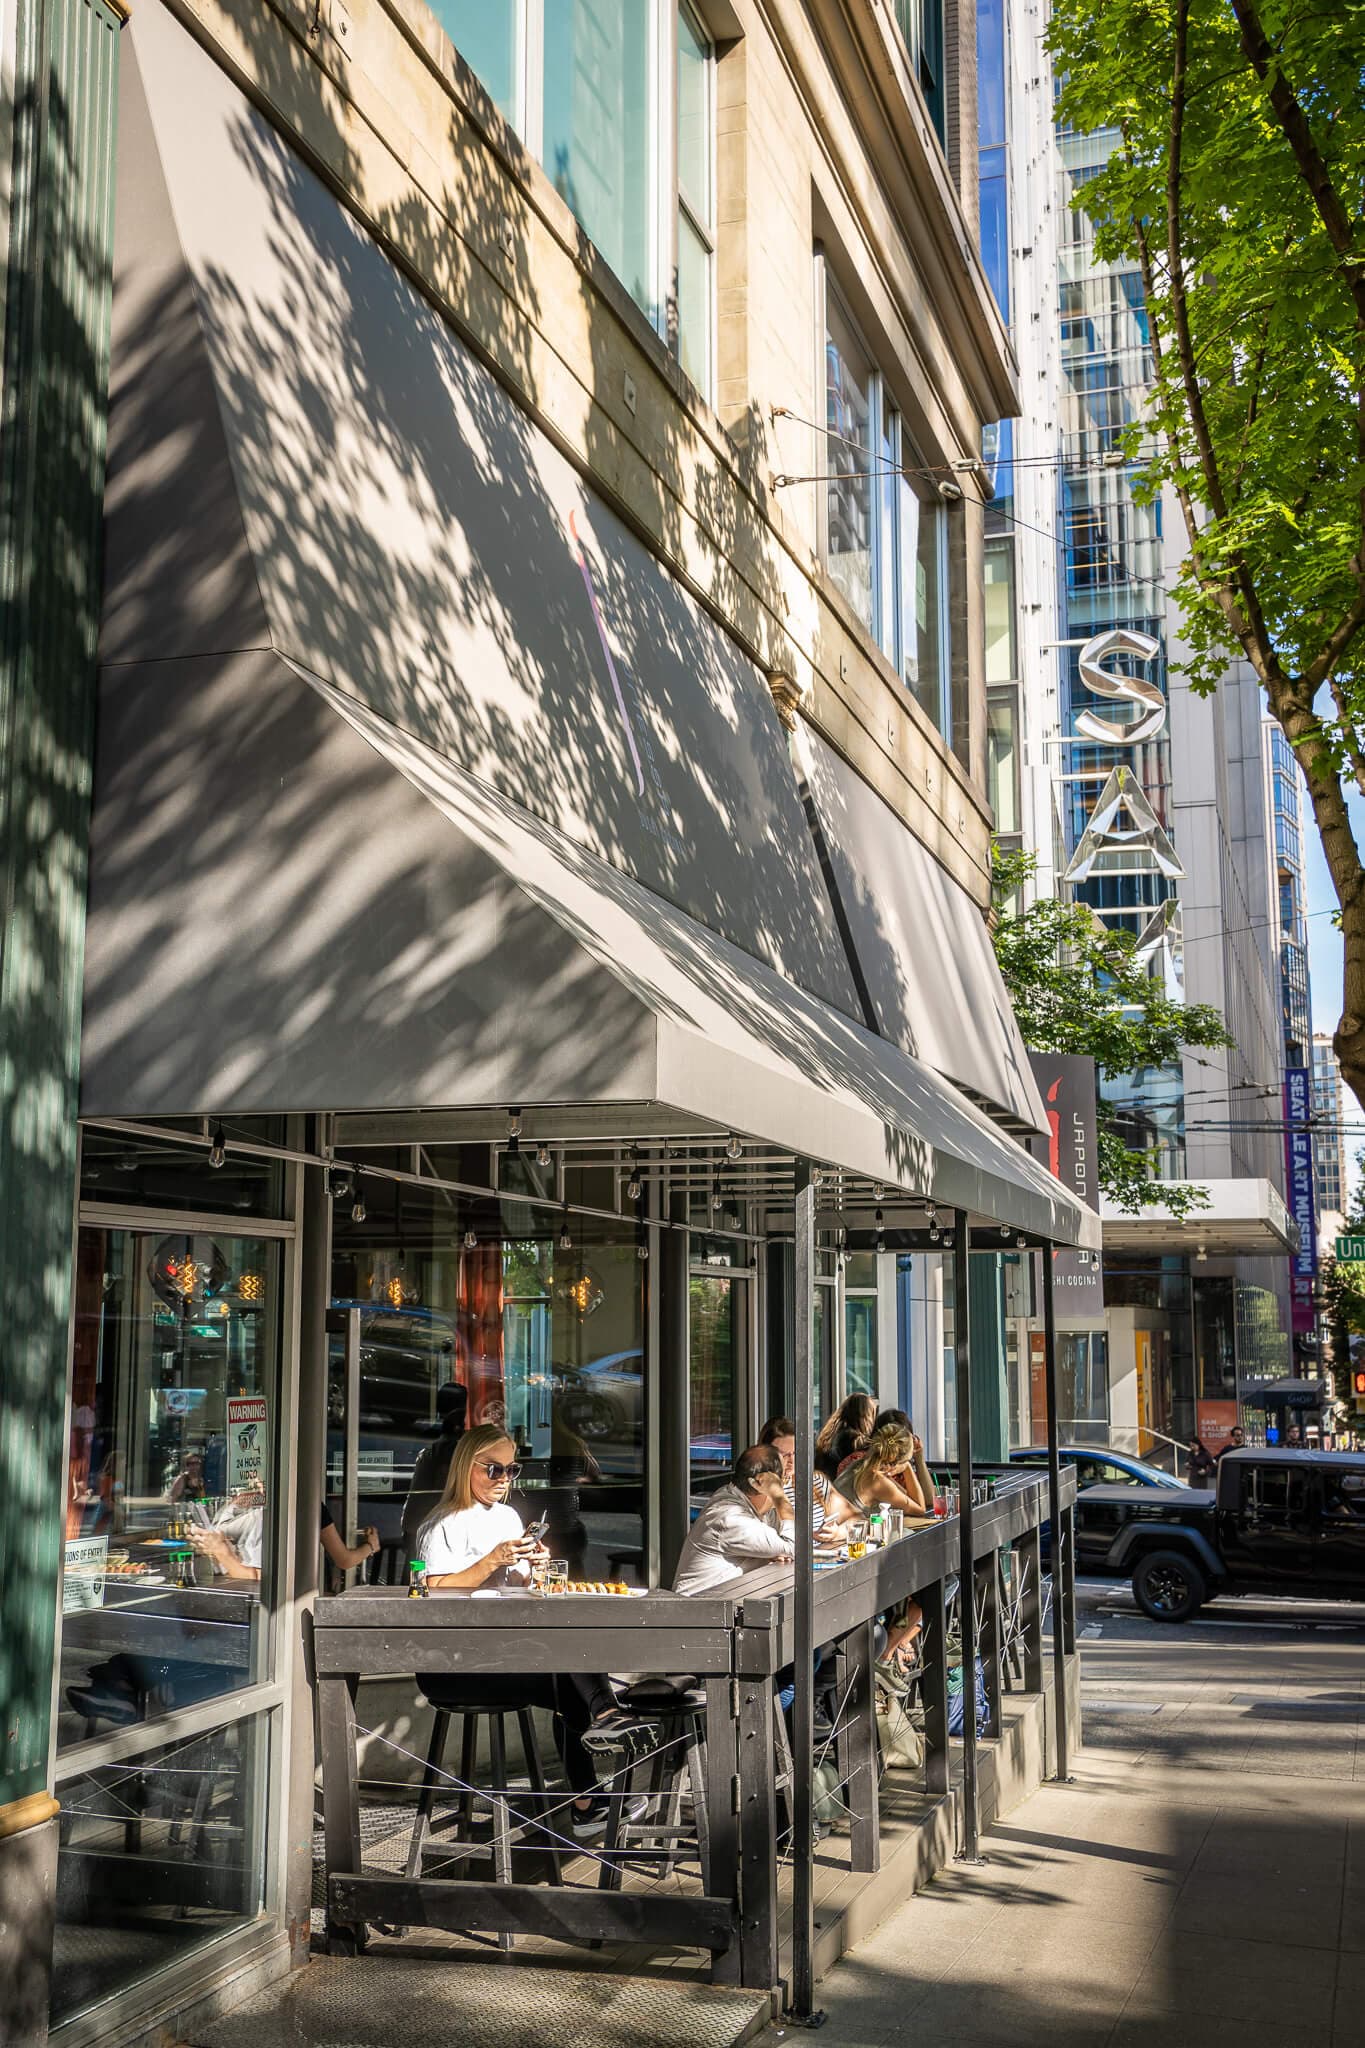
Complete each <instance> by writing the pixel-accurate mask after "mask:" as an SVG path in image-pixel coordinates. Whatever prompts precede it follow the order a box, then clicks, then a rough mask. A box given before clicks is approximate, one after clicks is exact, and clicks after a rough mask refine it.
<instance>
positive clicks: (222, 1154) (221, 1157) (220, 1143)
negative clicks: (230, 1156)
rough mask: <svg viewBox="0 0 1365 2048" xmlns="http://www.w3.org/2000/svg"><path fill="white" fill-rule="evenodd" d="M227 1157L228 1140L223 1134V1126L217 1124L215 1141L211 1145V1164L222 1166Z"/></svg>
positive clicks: (214, 1130)
mask: <svg viewBox="0 0 1365 2048" xmlns="http://www.w3.org/2000/svg"><path fill="white" fill-rule="evenodd" d="M226 1159H227V1141H226V1140H225V1138H224V1136H223V1126H222V1125H221V1124H215V1125H214V1127H213V1141H212V1143H211V1144H210V1146H209V1165H210V1166H213V1167H218V1166H222V1165H223V1163H224V1162H225V1160H226Z"/></svg>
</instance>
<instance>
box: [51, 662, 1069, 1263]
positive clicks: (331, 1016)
mask: <svg viewBox="0 0 1365 2048" xmlns="http://www.w3.org/2000/svg"><path fill="white" fill-rule="evenodd" d="M206 667H208V665H207V664H205V663H203V662H201V661H189V662H161V663H154V664H147V665H146V666H143V667H139V668H137V669H130V670H125V671H123V672H122V673H121V675H120V677H119V680H118V687H117V690H116V691H113V692H111V693H110V694H109V696H108V698H107V699H106V700H105V704H104V706H103V708H102V712H101V716H102V718H103V719H104V721H105V730H104V735H103V744H102V747H101V764H102V765H101V780H100V787H99V790H98V793H97V804H96V835H95V842H94V847H93V852H92V890H91V905H90V920H89V933H88V944H87V1003H86V1029H85V1041H84V1048H83V1083H82V1109H83V1111H84V1113H85V1114H86V1115H87V1116H90V1115H94V1116H130V1115H154V1114H167V1113H176V1112H179V1113H203V1114H213V1113H218V1114H227V1113H229V1112H235V1113H239V1114H248V1113H252V1114H260V1113H269V1112H279V1111H288V1110H309V1109H327V1110H337V1111H342V1112H345V1111H381V1110H385V1109H389V1110H395V1111H398V1110H409V1109H421V1108H433V1109H459V1108H461V1107H465V1106H469V1107H486V1106H489V1105H505V1104H507V1103H516V1104H518V1105H519V1106H520V1107H521V1108H522V1109H523V1110H524V1111H526V1112H527V1113H528V1114H530V1113H531V1112H533V1111H534V1109H535V1108H536V1107H537V1106H565V1105H581V1104H595V1105H599V1106H602V1107H606V1106H612V1105H614V1106H616V1107H617V1108H618V1109H619V1110H620V1111H621V1113H622V1126H623V1129H624V1130H627V1131H629V1130H631V1129H634V1128H643V1127H644V1126H642V1125H640V1124H639V1122H638V1120H636V1119H633V1118H632V1117H631V1116H630V1115H629V1112H631V1111H633V1110H634V1109H636V1108H638V1106H640V1105H654V1106H657V1107H658V1108H659V1109H661V1110H664V1111H667V1112H669V1113H670V1115H676V1117H678V1118H681V1119H683V1120H684V1124H685V1126H686V1127H689V1128H690V1127H694V1126H695V1127H697V1128H709V1129H713V1130H719V1131H728V1130H734V1131H736V1132H739V1133H741V1134H742V1135H744V1136H746V1137H749V1138H754V1139H758V1140H762V1141H764V1142H766V1143H768V1144H771V1145H775V1146H777V1147H780V1148H781V1149H782V1150H783V1151H786V1152H791V1153H797V1154H801V1155H804V1156H808V1157H812V1158H814V1159H816V1160H818V1161H821V1162H825V1163H828V1164H830V1165H835V1166H839V1167H842V1168H844V1169H845V1170H846V1171H848V1172H850V1173H853V1174H856V1175H859V1176H862V1177H865V1178H866V1179H868V1180H870V1181H880V1182H883V1183H885V1184H886V1186H887V1187H888V1188H901V1189H904V1190H907V1191H909V1192H912V1193H915V1194H921V1195H925V1196H928V1197H931V1198H932V1199H934V1200H935V1201H937V1202H939V1203H942V1204H943V1205H945V1206H952V1207H961V1208H966V1209H969V1210H971V1211H972V1212H974V1213H975V1214H977V1215H981V1216H987V1217H992V1218H995V1219H997V1220H999V1221H1000V1222H1002V1223H1008V1224H1010V1225H1012V1226H1013V1227H1015V1228H1017V1229H1021V1230H1027V1231H1030V1232H1036V1233H1037V1234H1039V1235H1042V1236H1046V1237H1050V1238H1054V1239H1057V1240H1059V1241H1066V1242H1070V1241H1073V1240H1074V1239H1075V1238H1076V1236H1077V1234H1078V1232H1079V1231H1081V1230H1082V1228H1083V1227H1084V1224H1085V1223H1086V1222H1087V1221H1088V1212H1085V1211H1083V1210H1082V1209H1081V1208H1080V1207H1079V1205H1078V1204H1077V1203H1075V1202H1074V1201H1073V1200H1072V1199H1071V1198H1070V1197H1069V1196H1068V1195H1067V1194H1066V1192H1065V1190H1064V1189H1063V1188H1062V1187H1061V1185H1060V1183H1059V1182H1058V1181H1056V1180H1055V1179H1054V1178H1053V1177H1052V1175H1051V1174H1050V1173H1048V1172H1047V1171H1046V1169H1045V1168H1043V1167H1042V1166H1040V1165H1039V1164H1038V1163H1037V1162H1036V1161H1035V1160H1033V1159H1032V1158H1031V1157H1030V1156H1029V1155H1028V1154H1027V1153H1026V1152H1025V1151H1024V1150H1023V1149H1022V1147H1021V1146H1019V1145H1018V1144H1016V1143H1015V1142H1014V1140H1013V1139H1011V1138H1009V1137H1007V1136H1006V1135H1005V1134H1004V1133H1002V1132H1001V1131H1000V1130H999V1129H998V1128H997V1127H996V1126H995V1125H994V1124H992V1123H991V1122H990V1120H989V1119H988V1118H987V1117H986V1116H985V1115H984V1114H983V1112H982V1111H980V1110H979V1109H977V1108H976V1107H975V1106H974V1105H973V1104H972V1103H970V1102H968V1101H967V1100H966V1098H965V1097H963V1096H961V1095H959V1094H958V1093H957V1091H956V1090H954V1089H953V1088H951V1087H950V1086H948V1085H947V1084H946V1083H945V1082H944V1081H943V1080H942V1079H941V1077H940V1076H938V1075H937V1074H935V1073H933V1072H932V1070H931V1069H929V1068H928V1067H926V1066H924V1065H923V1064H922V1063H921V1062H919V1061H918V1060H914V1059H911V1058H910V1057H909V1056H908V1055H907V1054H905V1053H903V1052H901V1051H900V1050H899V1048H898V1047H896V1046H893V1045H890V1044H888V1043H887V1042H886V1041H885V1040H884V1039H881V1038H878V1037H876V1036H875V1035H874V1034H873V1033H872V1032H870V1031H867V1030H865V1029H864V1028H863V1027H862V1026H861V1025H859V1024H855V1023H854V1022H853V1021H852V1019H851V1018H847V1017H845V1016H843V1014H842V1013H841V1012H839V1011H837V1010H835V1009H833V1008H832V1007H831V1006H830V1005H829V1004H826V1003H821V1002H820V1001H819V1000H818V998H816V997H814V996H811V995H809V994H808V993H806V992H805V991H804V990H802V989H798V988H796V987H795V986H794V985H793V984H792V983H791V982H789V981H786V980H784V979H783V978H782V976H780V975H778V974H776V973H775V972H774V971H773V970H772V969H771V968H769V967H765V966H764V965H763V963H762V962H761V961H757V960H755V959H754V958H753V957H752V956H751V955H750V954H747V953H745V952H744V951H743V950H742V949H741V948H740V947H738V946H735V945H733V944H731V942H730V941H729V940H727V939H724V938H722V937H720V935H719V934H717V933H715V932H712V931H710V930H708V928H707V927H706V926H704V925H701V924H698V923H697V922H696V921H695V920H694V919H692V918H689V917H687V916H686V915H685V914H684V913H683V912H681V911H679V910H678V909H677V908H676V906H675V905H672V904H669V903H665V902H664V901H663V899H662V898H660V897H657V896H654V895H653V894H651V892H650V891H649V890H647V889H643V888H641V886H640V884H639V883H638V882H636V881H634V880H633V879H632V878H631V877H630V876H628V875H624V874H622V873H621V871H620V870H619V869H618V868H614V867H612V866H610V865H609V864H608V863H607V862H605V861H603V860H600V859H599V858H598V857H597V856H596V855H595V854H593V853H590V852H588V851H587V850H586V849H584V848H581V847H577V846H575V845H574V844H573V843H572V841H570V840H568V839H566V838H565V837H564V836H563V835H562V834H561V833H558V832H556V831H555V830H554V829H553V827H551V826H549V825H547V824H546V823H545V821H544V819H541V818H536V817H534V816H533V815H532V814H531V813H530V812H528V811H525V810H522V809H521V807H520V806H518V805H516V804H513V803H511V802H510V801H509V800H508V799H507V798H506V797H505V796H504V795H503V794H502V793H501V792H500V791H496V790H493V789H490V788H489V787H488V786H487V785H486V784H481V783H480V782H478V780H477V779H476V778H475V777H473V776H471V775H470V774H469V773H468V771H467V770H465V769H462V768H459V767H457V766H455V764H454V763H452V762H450V761H447V760H446V759H445V758H444V757H443V756H441V755H439V754H437V753H436V752H435V751H434V750H433V749H432V748H430V747H428V746H426V745H424V744H423V742H421V741H420V740H417V739H414V738H413V737H412V735H410V734H406V733H401V732H399V731H398V730H397V729H396V728H395V727H392V726H389V725H387V724H386V723H385V722H384V721H383V720H381V719H378V718H376V717H375V715H374V714H373V713H372V712H368V711H365V710H363V709H361V708H360V707H359V706H357V705H356V704H355V703H354V701H353V700H352V699H351V698H349V697H347V696H346V695H345V693H344V692H342V691H338V690H333V689H332V688H330V686H328V685H327V684H325V683H323V682H321V681H320V680H318V679H316V678H308V677H307V676H306V675H305V673H304V672H303V671H302V670H300V669H298V668H297V667H294V666H292V665H289V664H286V663H283V662H281V661H280V660H279V658H278V657H277V656H273V655H269V654H264V655H248V656H240V657H237V658H236V660H235V661H232V662H227V663H223V662H218V663H214V664H213V665H212V667H211V669H210V671H209V673H207V674H206V673H205V670H206ZM215 814H216V818H217V821H218V822H217V825H216V826H215V825H214V824H213V822H212V818H213V816H214V815H215ZM669 1121H670V1119H669V1117H668V1116H666V1117H664V1119H663V1127H665V1128H667V1127H668V1126H669Z"/></svg>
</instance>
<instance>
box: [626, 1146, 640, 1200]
mask: <svg viewBox="0 0 1365 2048" xmlns="http://www.w3.org/2000/svg"><path fill="white" fill-rule="evenodd" d="M639 1157H640V1149H639V1147H638V1146H637V1145H632V1146H631V1148H630V1160H631V1166H630V1179H629V1180H628V1181H627V1182H626V1195H627V1197H628V1199H629V1200H630V1201H632V1202H638V1201H639V1199H640V1169H639V1166H638V1165H637V1164H636V1162H637V1161H638V1159H639Z"/></svg>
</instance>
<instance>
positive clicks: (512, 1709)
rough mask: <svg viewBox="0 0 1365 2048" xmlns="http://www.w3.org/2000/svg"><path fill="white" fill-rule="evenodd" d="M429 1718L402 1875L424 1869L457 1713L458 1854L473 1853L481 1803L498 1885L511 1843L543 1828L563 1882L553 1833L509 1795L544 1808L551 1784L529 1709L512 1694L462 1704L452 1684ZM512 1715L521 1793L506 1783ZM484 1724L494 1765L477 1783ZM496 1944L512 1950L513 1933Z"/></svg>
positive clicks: (506, 1871) (505, 1878) (507, 1872)
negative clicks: (489, 1825)
mask: <svg viewBox="0 0 1365 2048" xmlns="http://www.w3.org/2000/svg"><path fill="white" fill-rule="evenodd" d="M431 1707H432V1712H433V1716H434V1718H433V1720H432V1725H431V1742H430V1745H429V1747H428V1749H427V1760H426V1764H425V1766H424V1767H423V1771H422V1784H421V1789H420V1790H419V1792H418V1795H417V1811H416V1814H415V1815H414V1816H413V1823H412V1838H411V1840H410V1842H409V1844H408V1854H407V1861H406V1863H405V1865H404V1875H405V1876H407V1877H417V1876H420V1874H421V1868H422V1847H423V1844H424V1843H425V1841H426V1839H427V1836H428V1834H429V1833H430V1831H431V1810H432V1807H433V1805H434V1804H435V1800H436V1792H437V1788H438V1786H439V1784H440V1782H441V1777H442V1771H441V1766H442V1763H443V1761H444V1758H445V1751H446V1743H447V1740H448V1739H449V1735H450V1724H451V1721H452V1720H453V1719H455V1718H457V1717H458V1718H459V1720H460V1721H461V1723H462V1732H461V1740H460V1807H459V1815H458V1820H457V1830H458V1831H457V1836H456V1840H457V1842H458V1843H459V1850H458V1853H459V1854H461V1855H463V1856H468V1855H471V1854H472V1853H473V1851H474V1849H475V1847H476V1846H478V1845H477V1844H475V1843H474V1842H473V1840H472V1835H471V1831H472V1828H473V1824H474V1807H475V1803H476V1801H477V1802H481V1803H482V1804H483V1805H485V1806H486V1807H487V1808H488V1810H489V1813H490V1815H491V1818H492V1822H493V1837H492V1850H493V1876H494V1880H495V1882H496V1883H498V1884H510V1883H511V1882H512V1844H513V1843H514V1842H519V1841H521V1840H522V1839H523V1837H525V1836H527V1835H535V1834H539V1833H542V1832H543V1833H544V1836H545V1848H546V1851H547V1853H548V1855H549V1858H550V1868H551V1872H552V1876H551V1883H553V1884H562V1883H563V1881H564V1873H563V1868H562V1864H561V1855H562V1851H561V1849H560V1847H559V1844H558V1843H557V1842H556V1841H555V1839H554V1835H553V1833H552V1832H551V1828H550V1823H549V1822H548V1821H546V1822H544V1823H543V1826H542V1827H538V1826H537V1824H536V1821H535V1820H534V1818H532V1817H531V1815H530V1814H529V1813H526V1814H525V1815H524V1817H523V1818H521V1819H519V1820H515V1821H514V1820H513V1817H512V1804H511V1802H512V1800H514V1799H515V1800H518V1801H521V1800H522V1799H523V1796H524V1800H525V1805H526V1807H528V1808H529V1807H532V1806H533V1807H534V1809H535V1811H536V1812H539V1813H542V1814H543V1813H544V1810H545V1807H546V1804H547V1803H548V1801H549V1798H550V1789H549V1787H548V1785H547V1784H546V1782H545V1772H544V1770H543V1768H542V1766H541V1761H540V1749H539V1747H538V1745H537V1742H536V1729H535V1722H534V1720H533V1718H532V1714H531V1709H530V1708H529V1707H528V1706H525V1705H523V1704H521V1703H520V1702H519V1701H517V1700H514V1699H507V1700H496V1701H489V1700H483V1699H481V1700H480V1701H479V1702H478V1703H477V1704H476V1705H475V1704H471V1705H468V1706H462V1705H461V1704H460V1702H459V1698H458V1695H457V1694H456V1693H455V1692H454V1689H453V1688H452V1691H451V1693H450V1694H449V1695H448V1696H447V1697H446V1703H445V1705H443V1706H441V1705H438V1704H437V1703H436V1701H435V1700H432V1701H431ZM508 1714H515V1715H516V1718H517V1726H518V1728H519V1729H520V1732H521V1748H522V1754H523V1756H524V1757H525V1759H526V1775H527V1780H528V1789H527V1792H526V1794H525V1795H522V1794H520V1793H517V1792H514V1791H513V1789H512V1788H511V1787H510V1786H509V1785H508V1783H507V1741H506V1730H505V1726H504V1722H505V1717H506V1716H507V1715H508ZM481 1721H486V1722H487V1723H488V1755H489V1763H490V1767H491V1770H492V1776H493V1782H492V1784H491V1785H485V1786H478V1785H475V1783H474V1765H475V1760H476V1758H477V1756H478V1742H479V1724H480V1722H481ZM498 1946H499V1948H501V1949H510V1948H511V1946H512V1936H511V1935H510V1934H506V1933H504V1934H500V1935H499V1936H498Z"/></svg>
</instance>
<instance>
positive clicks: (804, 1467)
mask: <svg viewBox="0 0 1365 2048" xmlns="http://www.w3.org/2000/svg"><path fill="white" fill-rule="evenodd" d="M815 1192H816V1190H815V1176H814V1173H813V1171H812V1169H811V1165H810V1162H809V1161H808V1160H805V1159H798V1160H797V1162H796V1201H795V1237H796V1247H795V1250H796V1257H795V1266H796V1312H795V1316H794V1318H793V1322H792V1336H793V1340H794V1341H793V1346H792V1350H793V1357H792V1365H793V1369H794V1371H795V1376H796V1401H795V1404H794V1410H793V1412H794V1416H795V1421H796V1461H795V1475H794V1482H793V1490H794V1492H795V1496H796V1530H795V1538H796V1599H795V1611H794V1615H793V1620H794V1623H795V1627H794V1630H793V1643H792V1648H793V1653H794V1656H795V1663H796V1701H795V1712H794V1714H793V1717H792V1837H793V1840H792V1992H791V2012H792V2016H793V2017H794V2018H795V2019H798V2020H812V2019H813V2018H814V2014H813V2005H814V1997H815V1855H814V1842H813V1836H814V1826H815V1802H814V1783H813V1773H814V1767H815V1553H814V1540H813V1531H812V1527H811V1522H812V1515H811V1507H812V1500H813V1495H814V1490H815V1383H814V1367H815V1356H814V1353H815Z"/></svg>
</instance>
